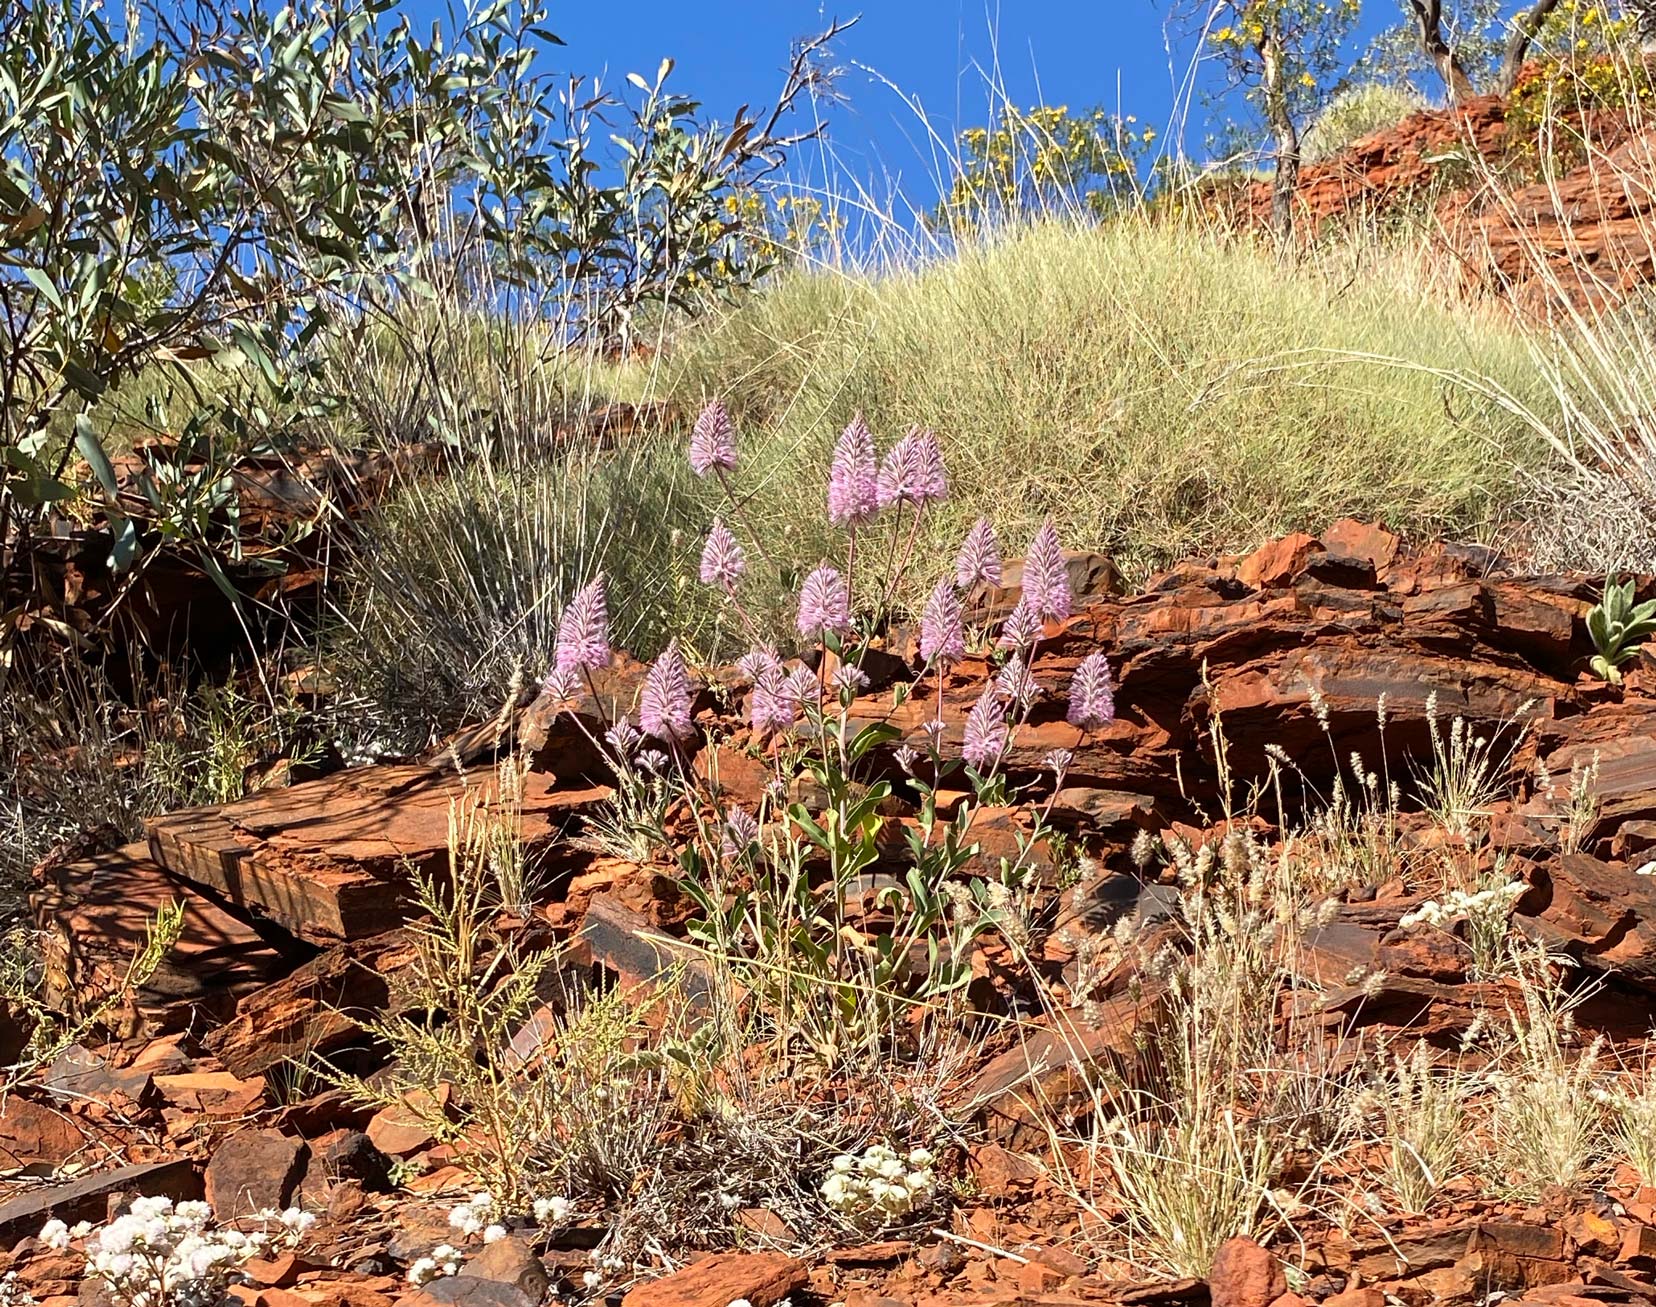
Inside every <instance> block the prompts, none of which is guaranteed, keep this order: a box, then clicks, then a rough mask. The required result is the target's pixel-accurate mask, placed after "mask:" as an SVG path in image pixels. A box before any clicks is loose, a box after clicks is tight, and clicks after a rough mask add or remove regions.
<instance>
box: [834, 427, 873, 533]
mask: <svg viewBox="0 0 1656 1307" xmlns="http://www.w3.org/2000/svg"><path fill="white" fill-rule="evenodd" d="M878 507H879V501H878V499H877V498H876V474H875V470H874V433H873V432H871V431H870V430H869V429H868V423H866V422H864V421H863V416H862V414H861V413H859V414H857V416H856V417H854V418H852V419H851V422H850V424H849V425H848V426H847V427H846V428H845V430H844V431H842V432H840V438H839V440H838V442H837V443H836V444H835V445H834V462H833V465H832V467H830V468H829V471H828V520H829V521H830V522H832V523H833V524H834V525H835V526H852V525H855V524H856V523H858V522H866V521H867V520H868V519H869V518H871V517H873V516H874V512H875V509H876V508H878Z"/></svg>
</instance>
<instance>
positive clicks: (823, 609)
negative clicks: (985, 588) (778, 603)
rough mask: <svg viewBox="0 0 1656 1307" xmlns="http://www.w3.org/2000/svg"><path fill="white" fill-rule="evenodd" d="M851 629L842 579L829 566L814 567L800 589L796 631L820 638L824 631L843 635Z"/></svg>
mask: <svg viewBox="0 0 1656 1307" xmlns="http://www.w3.org/2000/svg"><path fill="white" fill-rule="evenodd" d="M850 629H851V596H850V594H849V593H848V592H847V590H846V588H845V578H844V577H843V576H841V575H840V574H839V572H838V571H836V570H835V569H834V568H832V567H828V566H826V565H824V566H822V567H819V568H817V570H816V571H814V572H812V573H811V574H810V575H809V576H808V577H806V578H805V584H804V585H803V586H801V587H800V589H799V633H800V634H801V635H803V636H809V637H812V638H820V637H821V636H822V635H824V634H825V633H827V632H832V633H833V634H835V635H844V634H845V633H846V632H847V631H849V630H850Z"/></svg>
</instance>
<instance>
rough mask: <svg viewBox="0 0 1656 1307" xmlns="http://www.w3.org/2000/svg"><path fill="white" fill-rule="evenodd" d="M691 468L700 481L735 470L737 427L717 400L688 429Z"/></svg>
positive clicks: (708, 403)
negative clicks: (717, 473) (701, 478)
mask: <svg viewBox="0 0 1656 1307" xmlns="http://www.w3.org/2000/svg"><path fill="white" fill-rule="evenodd" d="M690 467H691V470H692V471H694V472H695V474H696V475H697V476H699V477H704V476H706V475H707V474H708V473H710V472H731V471H734V470H735V468H736V427H735V425H734V424H733V423H732V422H731V420H730V414H729V412H728V411H727V410H726V409H725V406H724V405H723V404H721V403H720V402H719V401H718V400H716V399H710V400H708V402H707V407H705V408H704V409H702V411H701V413H700V414H699V415H698V416H697V418H696V425H695V426H693V427H691V428H690Z"/></svg>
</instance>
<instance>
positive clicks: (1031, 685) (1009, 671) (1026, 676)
mask: <svg viewBox="0 0 1656 1307" xmlns="http://www.w3.org/2000/svg"><path fill="white" fill-rule="evenodd" d="M995 693H997V694H999V695H1000V696H1001V698H1003V699H1005V700H1006V701H1007V702H1008V703H1009V704H1011V705H1012V706H1013V707H1015V708H1017V709H1018V710H1019V711H1020V712H1028V711H1029V709H1030V706H1031V705H1032V704H1034V702H1035V698H1036V696H1037V695H1039V694H1040V693H1041V687H1040V686H1039V685H1038V684H1036V682H1035V677H1034V676H1033V675H1032V674H1031V673H1030V670H1029V665H1028V664H1027V663H1025V662H1024V660H1023V655H1022V654H1021V653H1018V654H1013V655H1012V657H1011V658H1010V659H1008V660H1007V663H1006V666H1005V667H1002V668H1001V669H1000V675H999V676H997V677H996V678H995Z"/></svg>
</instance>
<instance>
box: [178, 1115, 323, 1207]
mask: <svg viewBox="0 0 1656 1307" xmlns="http://www.w3.org/2000/svg"><path fill="white" fill-rule="evenodd" d="M309 1157H310V1148H309V1146H308V1145H306V1143H305V1141H304V1140H303V1139H294V1138H292V1137H291V1136H288V1135H284V1134H281V1133H280V1132H278V1131H275V1130H253V1129H247V1130H238V1131H237V1132H236V1133H235V1134H233V1135H231V1136H230V1137H229V1138H228V1139H226V1140H225V1141H224V1142H223V1143H222V1144H220V1145H219V1147H218V1149H217V1151H215V1152H214V1154H213V1157H212V1160H211V1161H209V1162H208V1163H207V1171H206V1174H205V1175H204V1176H203V1180H204V1182H205V1185H206V1197H207V1202H208V1204H209V1205H210V1206H211V1207H212V1209H213V1214H214V1215H215V1216H216V1217H218V1219H219V1220H221V1221H227V1220H233V1219H235V1218H236V1217H238V1216H247V1215H250V1214H251V1213H254V1212H259V1211H263V1210H264V1209H266V1208H274V1209H276V1210H278V1211H280V1210H282V1209H283V1208H285V1207H287V1206H288V1204H289V1202H290V1201H291V1200H292V1198H293V1195H294V1191H295V1190H297V1189H298V1187H299V1181H300V1178H301V1177H302V1176H303V1175H304V1173H305V1163H306V1161H307V1160H309Z"/></svg>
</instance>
